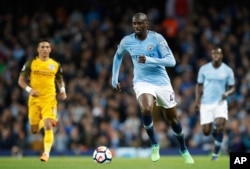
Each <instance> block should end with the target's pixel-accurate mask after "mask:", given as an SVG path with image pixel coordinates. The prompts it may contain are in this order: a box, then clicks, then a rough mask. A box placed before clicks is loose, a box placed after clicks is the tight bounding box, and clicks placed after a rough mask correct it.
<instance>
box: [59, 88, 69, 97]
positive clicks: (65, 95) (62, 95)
mask: <svg viewBox="0 0 250 169" xmlns="http://www.w3.org/2000/svg"><path fill="white" fill-rule="evenodd" d="M60 97H61V99H62V100H65V99H66V98H67V94H66V92H65V89H64V88H63V89H60Z"/></svg>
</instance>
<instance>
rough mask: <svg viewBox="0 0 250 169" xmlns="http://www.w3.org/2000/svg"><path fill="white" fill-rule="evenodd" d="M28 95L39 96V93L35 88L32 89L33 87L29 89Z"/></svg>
mask: <svg viewBox="0 0 250 169" xmlns="http://www.w3.org/2000/svg"><path fill="white" fill-rule="evenodd" d="M30 95H31V96H32V97H39V93H38V92H37V91H36V90H34V89H31V91H30Z"/></svg>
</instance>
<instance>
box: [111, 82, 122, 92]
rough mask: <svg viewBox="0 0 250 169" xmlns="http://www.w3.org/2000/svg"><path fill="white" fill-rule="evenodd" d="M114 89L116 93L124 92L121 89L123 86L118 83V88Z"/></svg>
mask: <svg viewBox="0 0 250 169" xmlns="http://www.w3.org/2000/svg"><path fill="white" fill-rule="evenodd" d="M113 89H114V90H115V91H118V92H121V91H122V89H121V84H120V83H117V85H116V88H114V87H113Z"/></svg>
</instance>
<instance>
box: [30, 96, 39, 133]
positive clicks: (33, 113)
mask: <svg viewBox="0 0 250 169" xmlns="http://www.w3.org/2000/svg"><path fill="white" fill-rule="evenodd" d="M40 113H41V111H40V107H39V106H38V105H36V104H35V103H34V102H33V101H32V100H29V102H28V117H29V123H30V130H31V132H32V134H36V133H38V131H39V122H40V120H41V116H40Z"/></svg>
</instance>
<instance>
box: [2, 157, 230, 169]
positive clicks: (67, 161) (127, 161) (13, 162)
mask: <svg viewBox="0 0 250 169" xmlns="http://www.w3.org/2000/svg"><path fill="white" fill-rule="evenodd" d="M193 158H194V160H195V163H194V164H185V163H184V162H183V160H182V158H181V156H161V159H160V161H158V162H151V160H150V158H116V157H113V159H112V162H111V163H110V164H96V163H94V161H93V160H92V157H88V156H71V157H68V156H57V157H55V156H54V157H53V156H51V157H50V159H49V162H47V163H43V162H40V160H39V157H34V156H32V157H23V158H17V157H0V169H97V168H98V169H100V168H101V169H229V156H221V157H219V159H218V160H217V161H211V159H210V157H209V156H193Z"/></svg>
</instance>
